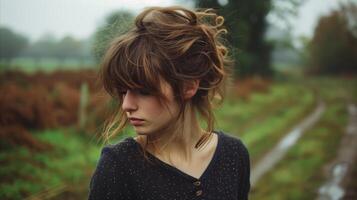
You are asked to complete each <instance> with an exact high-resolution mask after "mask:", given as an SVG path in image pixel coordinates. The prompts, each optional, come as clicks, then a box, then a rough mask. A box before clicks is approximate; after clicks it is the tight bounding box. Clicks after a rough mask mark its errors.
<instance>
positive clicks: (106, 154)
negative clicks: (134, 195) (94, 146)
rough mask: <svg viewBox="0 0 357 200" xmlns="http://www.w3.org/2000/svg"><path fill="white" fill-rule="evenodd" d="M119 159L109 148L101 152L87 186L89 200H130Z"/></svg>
mask: <svg viewBox="0 0 357 200" xmlns="http://www.w3.org/2000/svg"><path fill="white" fill-rule="evenodd" d="M120 164H121V163H120V161H119V159H116V156H115V155H114V153H113V152H112V150H111V149H110V148H109V147H104V148H103V149H102V152H101V156H100V158H99V161H98V164H97V167H96V169H95V171H94V173H93V175H92V178H91V180H90V185H89V196H88V199H89V200H102V199H105V200H113V199H130V194H129V190H128V184H127V178H126V177H125V174H126V173H125V171H124V170H123V167H120Z"/></svg>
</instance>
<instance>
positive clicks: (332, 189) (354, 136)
mask: <svg viewBox="0 0 357 200" xmlns="http://www.w3.org/2000/svg"><path fill="white" fill-rule="evenodd" d="M347 110H348V115H349V117H348V118H349V119H348V124H347V127H346V131H345V134H344V136H343V138H342V140H341V143H340V147H339V149H338V151H337V156H336V158H335V159H334V160H333V161H332V162H331V163H328V164H327V166H326V167H325V176H326V180H327V181H326V182H325V183H324V184H323V185H322V186H321V187H320V189H319V196H318V197H317V199H318V200H335V199H336V200H337V199H357V193H356V191H352V190H351V191H350V190H349V189H347V190H346V186H347V185H348V183H351V182H352V181H356V180H352V179H353V178H354V177H353V176H352V174H353V167H355V165H356V164H357V160H356V159H357V106H356V105H353V104H350V105H348V106H347Z"/></svg>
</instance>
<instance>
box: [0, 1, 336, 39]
mask: <svg viewBox="0 0 357 200" xmlns="http://www.w3.org/2000/svg"><path fill="white" fill-rule="evenodd" d="M181 2H182V1H181ZM337 2H338V0H306V2H305V4H304V5H303V6H302V7H301V8H300V10H299V17H298V18H296V19H295V20H294V21H293V34H294V35H295V36H298V35H306V36H311V35H312V33H313V29H314V27H315V25H316V22H317V19H318V17H319V16H321V15H324V14H327V13H328V12H329V11H330V10H331V9H333V8H336V7H337V5H338V3H337ZM177 4H178V3H177V1H176V0H0V26H7V27H10V28H11V29H13V30H14V31H16V32H18V33H21V34H24V35H26V36H27V37H29V38H30V39H31V40H36V39H38V38H39V37H40V36H42V35H44V34H45V33H52V34H53V35H54V36H55V37H63V36H65V35H72V36H74V37H76V38H86V37H89V36H90V35H91V34H92V33H93V32H94V30H95V29H96V28H97V27H98V26H99V25H100V24H101V23H103V20H104V18H105V16H107V15H108V13H110V12H111V11H114V10H118V9H130V10H132V11H134V12H135V13H138V12H139V11H140V10H141V9H142V8H144V7H147V6H169V5H177ZM181 5H183V4H182V3H181ZM184 6H187V7H190V6H192V5H187V4H186V5H184Z"/></svg>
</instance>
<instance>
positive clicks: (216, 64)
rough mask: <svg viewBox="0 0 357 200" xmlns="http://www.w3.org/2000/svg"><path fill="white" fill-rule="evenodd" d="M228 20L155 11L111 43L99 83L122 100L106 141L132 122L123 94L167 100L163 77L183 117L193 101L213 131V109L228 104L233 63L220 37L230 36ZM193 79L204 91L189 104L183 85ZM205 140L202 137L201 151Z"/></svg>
mask: <svg viewBox="0 0 357 200" xmlns="http://www.w3.org/2000/svg"><path fill="white" fill-rule="evenodd" d="M223 22H224V18H223V17H222V16H218V15H217V14H216V13H215V12H214V10H212V9H207V10H203V11H192V10H189V9H186V8H182V7H179V6H174V7H150V8H147V9H145V10H144V11H143V12H142V13H140V14H139V15H138V16H137V17H136V19H135V26H134V27H133V28H132V29H130V30H129V31H128V32H126V33H125V34H124V35H121V36H119V37H118V38H116V39H115V40H114V41H113V42H112V43H111V44H110V46H109V48H108V50H107V52H106V54H105V56H104V58H103V61H102V65H101V70H100V80H101V82H102V83H103V86H104V89H105V90H106V92H108V93H109V94H110V95H111V96H112V97H113V98H114V99H116V100H117V101H118V104H117V105H118V108H115V110H116V113H114V114H113V115H112V117H111V118H109V120H108V121H107V124H106V126H105V130H104V139H107V140H108V139H109V138H111V137H112V136H114V135H116V134H118V133H120V132H121V131H122V130H123V128H124V127H125V125H126V124H127V123H128V119H127V117H126V113H125V112H124V111H123V110H122V109H121V104H122V102H123V96H122V92H123V91H126V90H128V89H129V90H139V91H144V92H145V93H148V94H151V95H155V96H157V97H158V98H159V99H160V100H162V102H165V97H164V95H163V92H162V91H161V88H160V83H159V82H158V81H160V79H162V80H163V81H165V82H166V83H168V84H169V85H170V86H171V88H172V89H173V94H174V95H175V100H176V101H177V103H178V105H179V110H180V113H179V115H178V117H179V118H180V117H182V115H183V112H184V110H185V108H186V106H187V103H188V101H190V103H191V105H192V107H193V108H194V109H195V110H196V111H198V113H199V114H200V116H201V118H202V119H203V120H204V122H205V123H206V128H205V131H206V132H207V133H212V131H213V129H214V123H215V118H214V115H213V108H214V105H215V104H216V103H220V101H221V100H223V96H224V83H225V80H226V79H227V75H228V74H229V73H227V72H228V71H227V69H228V68H227V67H228V65H229V64H230V63H231V61H229V59H228V57H227V48H226V47H225V46H224V45H223V43H224V41H223V40H222V37H221V36H222V33H226V30H225V29H224V28H222V27H223ZM193 80H199V87H198V90H197V93H196V94H195V95H194V96H193V97H192V98H191V99H188V100H187V99H185V98H184V84H185V83H187V82H188V81H193ZM216 100H218V101H216ZM177 122H180V120H177ZM205 141H206V138H201V139H200V140H199V141H198V142H197V144H196V148H198V147H200V146H201V145H203V144H204V143H205Z"/></svg>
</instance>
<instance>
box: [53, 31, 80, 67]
mask: <svg viewBox="0 0 357 200" xmlns="http://www.w3.org/2000/svg"><path fill="white" fill-rule="evenodd" d="M81 49H82V44H81V42H80V41H78V40H76V39H74V38H73V37H71V36H66V37H64V38H62V39H61V40H60V41H59V42H58V43H57V46H56V48H55V52H54V56H55V57H57V58H58V59H59V60H60V61H63V60H65V59H68V58H79V57H80V56H81Z"/></svg>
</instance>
